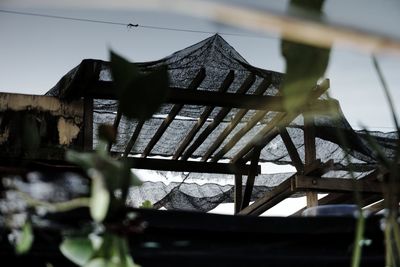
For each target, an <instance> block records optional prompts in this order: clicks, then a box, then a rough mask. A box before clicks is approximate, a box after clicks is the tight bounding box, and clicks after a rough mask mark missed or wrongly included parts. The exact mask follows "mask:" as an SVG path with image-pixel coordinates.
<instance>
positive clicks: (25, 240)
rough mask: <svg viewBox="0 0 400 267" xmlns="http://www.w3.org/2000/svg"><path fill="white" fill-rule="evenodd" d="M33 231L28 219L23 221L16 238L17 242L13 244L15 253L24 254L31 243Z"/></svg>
mask: <svg viewBox="0 0 400 267" xmlns="http://www.w3.org/2000/svg"><path fill="white" fill-rule="evenodd" d="M33 239H34V236H33V231H32V225H31V223H30V222H29V221H27V222H25V224H24V226H23V227H22V232H21V235H20V236H19V237H18V239H17V243H16V245H15V252H16V253H17V254H24V253H26V252H28V251H29V249H30V248H31V246H32V244H33Z"/></svg>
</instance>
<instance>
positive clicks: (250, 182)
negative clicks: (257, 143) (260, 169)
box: [241, 148, 261, 209]
mask: <svg viewBox="0 0 400 267" xmlns="http://www.w3.org/2000/svg"><path fill="white" fill-rule="evenodd" d="M260 152H261V148H257V150H256V151H255V153H254V154H253V159H252V160H251V167H252V169H251V170H250V173H249V175H248V176H247V181H246V187H245V189H244V195H243V200H242V208H241V209H244V208H245V207H247V206H248V205H249V203H250V200H251V194H252V193H253V187H254V181H255V179H256V176H257V166H258V160H259V159H260ZM253 168H254V169H253Z"/></svg>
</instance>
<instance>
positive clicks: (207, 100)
mask: <svg viewBox="0 0 400 267" xmlns="http://www.w3.org/2000/svg"><path fill="white" fill-rule="evenodd" d="M86 95H88V96H91V97H93V98H96V99H118V97H117V95H116V92H115V90H113V89H112V82H104V81H101V82H96V83H95V84H92V85H91V86H90V87H89V88H88V90H87V92H86ZM328 101H329V100H315V102H313V105H315V106H318V107H326V106H328ZM166 102H167V103H172V104H185V105H199V106H216V107H227V108H241V109H254V110H268V111H277V112H283V111H285V110H284V108H283V97H282V96H269V95H264V96H259V95H245V94H236V93H229V92H216V91H204V90H186V89H184V88H176V87H171V88H169V89H168V92H167V99H166Z"/></svg>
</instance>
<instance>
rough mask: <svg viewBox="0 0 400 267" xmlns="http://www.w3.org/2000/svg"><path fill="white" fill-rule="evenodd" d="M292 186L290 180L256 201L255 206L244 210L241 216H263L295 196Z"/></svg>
mask: <svg viewBox="0 0 400 267" xmlns="http://www.w3.org/2000/svg"><path fill="white" fill-rule="evenodd" d="M291 184H292V179H291V178H288V179H287V180H285V181H284V182H282V183H281V184H280V185H278V186H277V187H275V188H274V189H272V190H271V191H270V192H267V193H266V194H265V195H264V196H263V197H262V198H260V199H258V200H256V201H254V203H253V204H251V205H250V206H247V207H246V208H244V209H242V210H241V211H240V212H239V214H241V215H256V216H258V215H261V214H262V213H263V212H265V211H267V210H268V209H270V208H272V207H273V206H275V205H276V204H278V203H279V202H281V201H282V200H284V199H286V198H287V197H289V196H291V195H293V194H294V191H293V190H292V186H291Z"/></svg>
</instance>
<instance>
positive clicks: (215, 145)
mask: <svg viewBox="0 0 400 267" xmlns="http://www.w3.org/2000/svg"><path fill="white" fill-rule="evenodd" d="M270 84H271V82H270V81H269V80H266V79H264V80H262V82H261V83H260V85H259V86H258V87H257V89H256V91H255V92H254V95H256V96H258V97H260V96H261V95H262V94H263V93H264V92H265V91H266V90H267V89H268V87H269V86H270ZM248 111H249V109H242V110H239V111H238V112H237V113H236V114H235V116H234V118H233V119H232V121H231V122H230V124H229V125H228V126H227V127H226V128H225V129H224V130H223V131H222V132H221V134H220V135H219V136H218V137H217V139H216V140H215V141H214V143H213V144H212V145H211V146H210V147H209V148H208V150H207V151H206V153H204V156H203V157H202V158H201V160H202V161H207V160H208V159H209V158H210V157H211V155H212V154H213V153H214V152H215V150H217V149H218V147H219V146H220V145H221V144H222V142H223V141H224V140H225V139H226V137H227V136H228V135H229V134H230V133H231V132H232V130H233V129H235V127H236V126H237V125H238V124H239V122H240V121H241V119H242V118H243V117H244V115H246V113H247V112H248Z"/></svg>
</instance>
